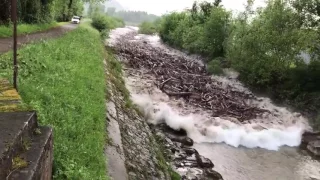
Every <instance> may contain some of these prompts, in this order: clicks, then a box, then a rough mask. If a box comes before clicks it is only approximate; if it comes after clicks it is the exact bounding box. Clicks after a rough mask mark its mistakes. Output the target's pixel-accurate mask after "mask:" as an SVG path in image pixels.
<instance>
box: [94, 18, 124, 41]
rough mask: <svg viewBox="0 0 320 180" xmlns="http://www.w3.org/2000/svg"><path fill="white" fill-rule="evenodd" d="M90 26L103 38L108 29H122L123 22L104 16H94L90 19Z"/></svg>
mask: <svg viewBox="0 0 320 180" xmlns="http://www.w3.org/2000/svg"><path fill="white" fill-rule="evenodd" d="M91 25H92V26H93V27H94V28H96V29H97V30H98V31H100V32H101V35H102V37H105V36H106V35H107V34H108V32H109V30H110V29H114V28H117V27H123V26H124V22H123V21H122V20H121V19H118V18H114V17H110V16H107V15H104V14H95V16H94V17H93V18H92V22H91Z"/></svg>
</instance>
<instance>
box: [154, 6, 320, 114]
mask: <svg viewBox="0 0 320 180" xmlns="http://www.w3.org/2000/svg"><path fill="white" fill-rule="evenodd" d="M253 2H254V1H252V0H249V1H248V4H247V5H246V7H245V11H244V12H241V13H240V14H239V15H238V16H237V17H235V18H232V17H233V16H231V13H230V12H228V11H226V9H224V8H223V7H222V6H221V5H220V3H221V1H220V0H216V1H215V2H214V3H209V2H202V3H199V4H198V3H194V4H193V6H192V8H191V9H190V10H187V11H184V12H180V13H177V12H174V13H170V14H168V15H165V16H164V17H163V18H162V22H161V26H160V31H159V34H160V37H161V39H162V40H163V41H164V42H166V43H168V44H169V45H171V46H174V47H177V48H180V49H184V50H187V51H188V52H190V53H197V54H201V55H204V56H207V57H208V59H214V60H213V61H210V62H209V64H208V71H209V72H211V73H213V74H221V73H222V69H221V67H229V66H231V67H232V68H234V69H236V70H237V71H239V72H240V80H242V81H243V82H244V83H245V84H247V85H249V86H250V87H251V88H254V89H258V90H262V91H267V92H269V93H270V94H271V95H272V97H273V98H276V99H278V100H283V101H286V102H289V103H290V104H291V105H293V106H294V107H296V108H299V109H300V110H303V111H305V110H307V111H308V112H311V113H312V114H313V113H317V112H319V109H320V87H319V83H318V82H320V79H319V77H320V65H319V64H320V59H319V58H320V50H319V46H318V44H319V43H320V36H319V32H318V26H319V22H320V21H319V20H318V18H317V17H319V15H320V3H319V2H318V1H316V0H268V1H267V6H266V7H264V8H258V9H257V10H256V11H254V10H253ZM301 53H305V54H308V55H310V59H309V60H308V58H305V57H304V58H302V56H301ZM217 57H219V58H220V59H216V58H217ZM225 57H226V58H225ZM221 58H222V59H221Z"/></svg>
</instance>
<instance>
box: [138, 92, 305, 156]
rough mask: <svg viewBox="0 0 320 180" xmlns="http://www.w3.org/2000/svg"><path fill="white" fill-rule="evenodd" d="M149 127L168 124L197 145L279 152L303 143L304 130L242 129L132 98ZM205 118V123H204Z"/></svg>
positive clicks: (140, 97) (250, 126) (143, 97)
mask: <svg viewBox="0 0 320 180" xmlns="http://www.w3.org/2000/svg"><path fill="white" fill-rule="evenodd" d="M132 100H133V102H134V103H135V104H136V105H137V106H138V107H139V108H140V111H142V113H143V114H144V115H145V117H146V118H147V120H148V121H149V123H153V124H159V123H166V124H167V125H168V126H169V127H171V128H172V129H175V130H179V129H184V130H185V131H186V132H187V134H188V136H189V137H190V138H191V139H193V140H194V141H195V142H197V143H201V142H207V143H226V144H228V145H230V146H234V147H239V146H244V147H247V148H264V149H268V150H278V149H279V148H280V147H281V146H290V147H295V146H299V145H300V143H301V136H302V133H303V130H304V129H303V126H299V125H293V126H290V127H278V128H268V129H261V127H260V128H257V127H259V124H246V125H239V124H235V123H233V122H231V121H228V120H225V119H221V118H219V117H217V118H214V117H212V119H206V118H204V117H203V116H201V115H200V114H189V115H180V114H178V113H177V112H175V111H174V110H173V109H172V108H171V107H170V106H169V105H168V104H166V103H163V102H161V103H155V102H153V101H152V100H151V98H150V97H149V96H148V95H137V94H134V95H132ZM201 118H204V119H201Z"/></svg>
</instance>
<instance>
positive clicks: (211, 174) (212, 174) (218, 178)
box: [204, 169, 223, 180]
mask: <svg viewBox="0 0 320 180" xmlns="http://www.w3.org/2000/svg"><path fill="white" fill-rule="evenodd" d="M204 176H205V177H206V178H207V179H210V180H223V178H222V175H221V174H220V173H218V172H217V171H215V170H213V169H206V170H205V171H204Z"/></svg>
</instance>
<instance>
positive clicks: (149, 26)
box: [139, 22, 158, 34]
mask: <svg viewBox="0 0 320 180" xmlns="http://www.w3.org/2000/svg"><path fill="white" fill-rule="evenodd" d="M157 32H158V30H157V27H156V25H155V24H153V23H151V22H143V23H141V24H140V25H139V33H141V34H155V33H157Z"/></svg>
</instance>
